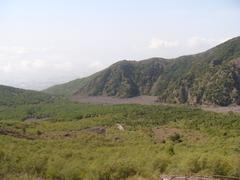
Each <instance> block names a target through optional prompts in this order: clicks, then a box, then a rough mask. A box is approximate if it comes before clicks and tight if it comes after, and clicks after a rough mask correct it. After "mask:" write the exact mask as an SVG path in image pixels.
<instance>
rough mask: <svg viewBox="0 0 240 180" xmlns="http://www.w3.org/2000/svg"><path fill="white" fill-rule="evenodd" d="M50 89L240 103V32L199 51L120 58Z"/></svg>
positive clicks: (118, 95) (69, 93)
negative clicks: (99, 69)
mask: <svg viewBox="0 0 240 180" xmlns="http://www.w3.org/2000/svg"><path fill="white" fill-rule="evenodd" d="M56 87H57V88H56ZM45 92H48V93H49V92H50V93H52V94H64V95H73V94H75V95H84V96H98V95H105V96H117V97H134V96H139V95H158V96H159V100H160V101H161V102H170V103H191V104H201V103H210V104H213V103H214V104H218V105H223V106H226V105H229V104H231V103H239V102H240V37H237V38H233V39H231V40H229V41H227V42H225V43H222V44H220V45H218V46H216V47H214V48H212V49H210V50H208V51H206V52H203V53H199V54H196V55H189V56H182V57H179V58H175V59H162V58H151V59H148V60H143V61H120V62H117V63H115V64H113V65H112V66H110V67H109V68H107V69H105V70H103V71H101V72H98V73H96V74H94V75H92V76H89V77H87V78H84V79H80V80H75V81H72V82H70V83H66V84H63V85H59V86H55V87H52V88H49V89H47V90H46V91H45Z"/></svg>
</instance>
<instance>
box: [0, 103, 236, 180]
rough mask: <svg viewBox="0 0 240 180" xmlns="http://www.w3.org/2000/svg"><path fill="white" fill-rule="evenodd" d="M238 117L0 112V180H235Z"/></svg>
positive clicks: (169, 110)
mask: <svg viewBox="0 0 240 180" xmlns="http://www.w3.org/2000/svg"><path fill="white" fill-rule="evenodd" d="M239 120H240V115H238V114H234V113H231V114H220V113H214V112H205V111H203V110H201V109H196V108H190V107H180V106H179V107H178V106H176V107H172V106H166V105H165V106H159V105H158V106H156V105H154V106H149V105H132V104H131V105H99V104H98V105H94V104H78V103H72V102H57V103H51V104H37V105H23V106H15V107H0V147H1V148H0V179H6V180H8V179H9V180H12V179H24V180H25V179H92V180H95V179H100V180H101V179H105V180H107V179H113V180H115V179H153V180H154V179H159V178H160V176H161V175H162V174H170V175H173V174H177V175H179V176H181V175H182V176H188V177H190V176H192V177H193V176H210V177H212V176H214V175H221V176H234V177H237V178H239V177H240V169H239V168H240V132H239V129H240V121H239Z"/></svg>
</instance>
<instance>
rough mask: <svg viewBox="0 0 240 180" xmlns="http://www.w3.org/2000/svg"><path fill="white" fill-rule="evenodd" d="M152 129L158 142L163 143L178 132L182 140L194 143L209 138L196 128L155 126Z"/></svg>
mask: <svg viewBox="0 0 240 180" xmlns="http://www.w3.org/2000/svg"><path fill="white" fill-rule="evenodd" d="M152 131H153V134H154V138H155V141H156V142H157V143H162V142H164V141H166V140H167V139H169V138H170V137H171V136H174V135H176V134H178V135H180V137H181V139H182V140H187V141H189V142H193V143H194V142H196V141H198V142H205V141H206V140H207V135H205V134H203V133H201V132H199V131H195V130H185V129H179V128H165V127H159V128H153V129H152Z"/></svg>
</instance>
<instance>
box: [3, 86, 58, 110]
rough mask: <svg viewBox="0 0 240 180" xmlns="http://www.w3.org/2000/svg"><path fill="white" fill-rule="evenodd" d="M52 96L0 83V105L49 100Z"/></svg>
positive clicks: (35, 102) (51, 99)
mask: <svg viewBox="0 0 240 180" xmlns="http://www.w3.org/2000/svg"><path fill="white" fill-rule="evenodd" d="M53 99H54V97H53V96H51V95H48V94H45V93H42V92H37V91H31V90H23V89H18V88H13V87H9V86H3V85H0V105H1V106H2V105H3V106H11V105H20V104H38V103H41V102H51V101H53Z"/></svg>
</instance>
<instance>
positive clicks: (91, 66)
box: [88, 61, 104, 70]
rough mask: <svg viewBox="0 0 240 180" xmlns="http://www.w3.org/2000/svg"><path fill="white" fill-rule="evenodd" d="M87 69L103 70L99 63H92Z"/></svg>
mask: <svg viewBox="0 0 240 180" xmlns="http://www.w3.org/2000/svg"><path fill="white" fill-rule="evenodd" d="M88 67H89V68H91V69H95V70H100V69H102V68H104V65H103V64H102V63H101V62H99V61H93V62H92V63H90V64H89V66H88Z"/></svg>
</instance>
